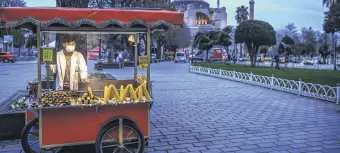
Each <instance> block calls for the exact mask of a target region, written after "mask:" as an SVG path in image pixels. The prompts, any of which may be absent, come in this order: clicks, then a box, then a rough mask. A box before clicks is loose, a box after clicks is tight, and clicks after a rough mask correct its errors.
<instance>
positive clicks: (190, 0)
mask: <svg viewBox="0 0 340 153" xmlns="http://www.w3.org/2000/svg"><path fill="white" fill-rule="evenodd" d="M172 4H174V5H175V6H176V7H177V8H178V7H183V6H184V7H186V6H187V5H189V4H192V5H193V6H194V8H205V9H208V8H210V5H209V3H207V2H205V1H204V0H174V1H173V2H172Z"/></svg>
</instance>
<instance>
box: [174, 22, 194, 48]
mask: <svg viewBox="0 0 340 153" xmlns="http://www.w3.org/2000/svg"><path fill="white" fill-rule="evenodd" d="M190 40H191V36H190V29H189V27H188V26H187V25H186V24H184V25H183V28H180V29H177V30H176V31H175V33H174V37H171V40H170V41H171V44H173V45H177V46H178V47H180V48H185V47H188V46H189V44H190Z"/></svg>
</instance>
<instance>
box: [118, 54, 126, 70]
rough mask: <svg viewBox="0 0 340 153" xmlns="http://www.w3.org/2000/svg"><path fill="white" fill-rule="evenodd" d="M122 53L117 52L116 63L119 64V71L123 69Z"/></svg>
mask: <svg viewBox="0 0 340 153" xmlns="http://www.w3.org/2000/svg"><path fill="white" fill-rule="evenodd" d="M124 60H125V59H124V52H123V51H119V53H118V62H119V69H123V68H124Z"/></svg>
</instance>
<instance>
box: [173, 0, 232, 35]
mask: <svg viewBox="0 0 340 153" xmlns="http://www.w3.org/2000/svg"><path fill="white" fill-rule="evenodd" d="M172 3H173V4H174V5H175V6H176V8H177V11H179V12H183V13H184V22H185V23H186V24H187V26H188V28H189V29H190V33H191V36H192V37H194V36H195V35H196V33H197V32H198V31H212V30H221V29H223V28H225V27H226V26H227V10H226V8H225V7H222V8H219V0H218V2H217V3H218V4H217V6H218V7H217V8H210V5H209V3H207V2H205V1H204V0H174V1H173V2H172Z"/></svg>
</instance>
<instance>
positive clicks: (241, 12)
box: [235, 5, 249, 57]
mask: <svg viewBox="0 0 340 153" xmlns="http://www.w3.org/2000/svg"><path fill="white" fill-rule="evenodd" d="M248 17H249V12H248V7H245V6H244V5H241V6H239V7H237V8H236V15H235V20H236V22H237V24H240V23H241V22H243V21H246V20H248ZM242 48H243V44H240V56H241V57H242V50H243V49H242Z"/></svg>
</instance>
